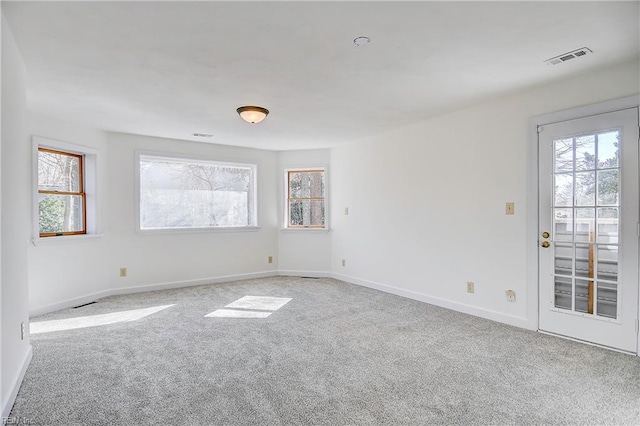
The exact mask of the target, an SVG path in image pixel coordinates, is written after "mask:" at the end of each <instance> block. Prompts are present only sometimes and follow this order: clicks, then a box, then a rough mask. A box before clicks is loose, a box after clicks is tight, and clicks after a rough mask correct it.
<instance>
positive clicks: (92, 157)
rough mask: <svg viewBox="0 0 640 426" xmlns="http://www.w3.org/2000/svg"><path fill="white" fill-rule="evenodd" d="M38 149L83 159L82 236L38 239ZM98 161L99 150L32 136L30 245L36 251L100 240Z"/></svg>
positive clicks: (99, 158) (72, 235)
mask: <svg viewBox="0 0 640 426" xmlns="http://www.w3.org/2000/svg"><path fill="white" fill-rule="evenodd" d="M38 148H47V149H51V150H54V151H63V152H67V153H71V154H77V155H82V156H83V157H84V158H83V160H84V161H83V165H84V167H83V170H82V173H83V189H84V193H85V205H84V209H85V217H84V229H85V233H84V234H69V235H57V234H56V235H52V236H50V237H40V217H39V216H40V215H39V213H40V212H39V202H40V200H39V197H40V194H39V192H38V190H39V187H38V183H39V180H38V160H39V156H38ZM100 161H102V159H101V157H100V150H98V149H96V148H94V147H89V146H85V145H81V144H77V143H73V142H63V141H60V140H56V139H50V138H47V137H44V136H38V135H32V136H31V188H32V191H31V193H32V203H31V224H32V228H31V229H32V231H31V232H32V233H31V235H32V236H31V242H32V244H33V245H34V246H35V247H37V246H39V245H49V244H54V245H55V244H58V243H60V242H65V243H66V242H72V241H78V240H85V239H92V238H100V237H102V235H101V234H99V233H98V230H99V221H100V217H99V209H98V202H99V200H98V185H99V182H98V168H99V164H101V163H100Z"/></svg>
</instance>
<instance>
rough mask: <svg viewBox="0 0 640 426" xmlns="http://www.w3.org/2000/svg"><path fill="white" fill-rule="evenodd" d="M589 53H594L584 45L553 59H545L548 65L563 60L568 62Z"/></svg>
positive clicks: (556, 63)
mask: <svg viewBox="0 0 640 426" xmlns="http://www.w3.org/2000/svg"><path fill="white" fill-rule="evenodd" d="M587 53H593V51H592V50H591V49H589V48H588V47H583V48H580V49H578V50H574V51H573V52H567V53H563V54H562V55H559V56H556V57H554V58H551V59H547V60H546V61H545V63H546V64H547V65H558V64H561V63H563V62H567V61H570V60H572V59H576V58H579V57H580V56H584V55H586V54H587Z"/></svg>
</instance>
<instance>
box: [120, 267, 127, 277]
mask: <svg viewBox="0 0 640 426" xmlns="http://www.w3.org/2000/svg"><path fill="white" fill-rule="evenodd" d="M120 276H121V277H126V276H127V268H120Z"/></svg>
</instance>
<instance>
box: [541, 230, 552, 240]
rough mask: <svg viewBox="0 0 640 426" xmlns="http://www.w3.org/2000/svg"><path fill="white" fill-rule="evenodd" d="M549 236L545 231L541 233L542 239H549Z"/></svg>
mask: <svg viewBox="0 0 640 426" xmlns="http://www.w3.org/2000/svg"><path fill="white" fill-rule="evenodd" d="M550 236H551V234H549V233H548V232H547V231H544V232H543V233H542V238H549V237H550Z"/></svg>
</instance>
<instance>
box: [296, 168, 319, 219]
mask: <svg viewBox="0 0 640 426" xmlns="http://www.w3.org/2000/svg"><path fill="white" fill-rule="evenodd" d="M287 187H288V188H287V194H288V195H287V210H288V212H287V216H288V220H287V227H288V228H324V227H325V182H324V170H322V169H316V170H288V171H287Z"/></svg>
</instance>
